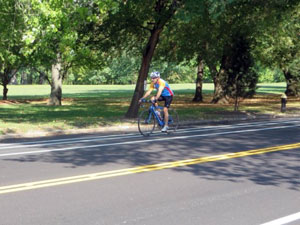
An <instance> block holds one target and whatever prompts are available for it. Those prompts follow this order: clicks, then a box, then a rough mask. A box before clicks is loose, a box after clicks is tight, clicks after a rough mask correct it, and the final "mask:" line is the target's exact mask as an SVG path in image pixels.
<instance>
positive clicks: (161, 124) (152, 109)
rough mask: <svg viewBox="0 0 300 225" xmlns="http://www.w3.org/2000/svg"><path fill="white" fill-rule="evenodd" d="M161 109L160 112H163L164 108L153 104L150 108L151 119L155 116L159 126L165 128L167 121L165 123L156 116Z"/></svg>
mask: <svg viewBox="0 0 300 225" xmlns="http://www.w3.org/2000/svg"><path fill="white" fill-rule="evenodd" d="M157 109H159V110H163V109H164V108H163V107H161V106H157V107H156V106H155V105H154V104H153V103H152V105H151V106H150V108H149V117H148V118H149V119H150V118H151V115H152V114H153V115H154V117H155V119H156V121H157V122H158V125H159V126H161V127H163V126H164V125H165V121H163V119H161V118H159V116H158V115H157V114H156V110H157Z"/></svg>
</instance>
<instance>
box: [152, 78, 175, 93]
mask: <svg viewBox="0 0 300 225" xmlns="http://www.w3.org/2000/svg"><path fill="white" fill-rule="evenodd" d="M159 87H164V89H163V91H162V93H161V96H173V95H174V92H173V91H172V90H171V88H170V85H169V84H168V83H167V82H166V81H164V80H163V79H161V78H160V79H159V80H158V82H157V83H156V84H154V83H151V85H150V90H151V91H152V90H153V89H154V88H155V89H156V90H158V88H159Z"/></svg>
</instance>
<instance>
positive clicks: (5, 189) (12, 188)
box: [0, 143, 300, 194]
mask: <svg viewBox="0 0 300 225" xmlns="http://www.w3.org/2000/svg"><path fill="white" fill-rule="evenodd" d="M296 148H300V143H295V144H290V145H281V146H276V147H269V148H261V149H254V150H249V151H242V152H236V153H228V154H222V155H214V156H206V157H200V158H195V159H186V160H179V161H174V162H165V163H158V164H153V165H146V166H138V167H133V168H126V169H120V170H112V171H107V172H99V173H91V174H85V175H80V176H71V177H64V178H59V179H51V180H43V181H37V182H30V183H23V184H16V185H9V186H2V187H0V194H6V193H11V192H17V191H25V190H32V189H37V188H44V187H51V186H57V185H63V184H71V183H77V182H83V181H89V180H97V179H104V178H109V177H116V176H124V175H129V174H136V173H143V172H150V171H155V170H162V169H170V168H174V167H181V166H188V165H194V164H200V163H205V162H213V161H220V160H226V159H232V158H239V157H246V156H251V155H259V154H264V153H269V152H276V151H284V150H290V149H296Z"/></svg>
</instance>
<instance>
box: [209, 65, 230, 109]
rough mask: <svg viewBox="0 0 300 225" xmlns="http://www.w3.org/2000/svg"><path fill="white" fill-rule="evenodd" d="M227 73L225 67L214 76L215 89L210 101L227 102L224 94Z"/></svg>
mask: <svg viewBox="0 0 300 225" xmlns="http://www.w3.org/2000/svg"><path fill="white" fill-rule="evenodd" d="M226 78H227V73H226V71H225V69H221V70H220V71H219V73H217V76H215V77H214V85H215V91H214V96H213V99H212V101H211V103H215V104H217V103H220V104H227V103H228V102H229V100H228V98H227V96H226V94H225V85H226Z"/></svg>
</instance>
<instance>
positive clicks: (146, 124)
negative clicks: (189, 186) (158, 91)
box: [138, 99, 179, 137]
mask: <svg viewBox="0 0 300 225" xmlns="http://www.w3.org/2000/svg"><path fill="white" fill-rule="evenodd" d="M142 103H151V105H150V107H149V109H145V110H143V111H142V112H141V113H140V115H139V117H138V129H139V132H140V133H141V135H143V136H145V137H147V136H150V134H152V133H153V131H154V129H155V127H156V123H157V125H158V127H160V128H162V127H163V126H164V125H165V122H164V115H163V114H164V113H163V107H161V106H157V107H156V106H155V103H154V102H152V101H151V100H145V99H143V100H142ZM142 103H141V108H143V107H144V105H143V104H142ZM168 111H169V119H168V126H169V129H168V131H167V133H168V134H170V133H173V132H175V131H176V130H177V128H178V125H179V117H178V114H177V112H176V110H175V109H173V108H170V109H169V110H168Z"/></svg>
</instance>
